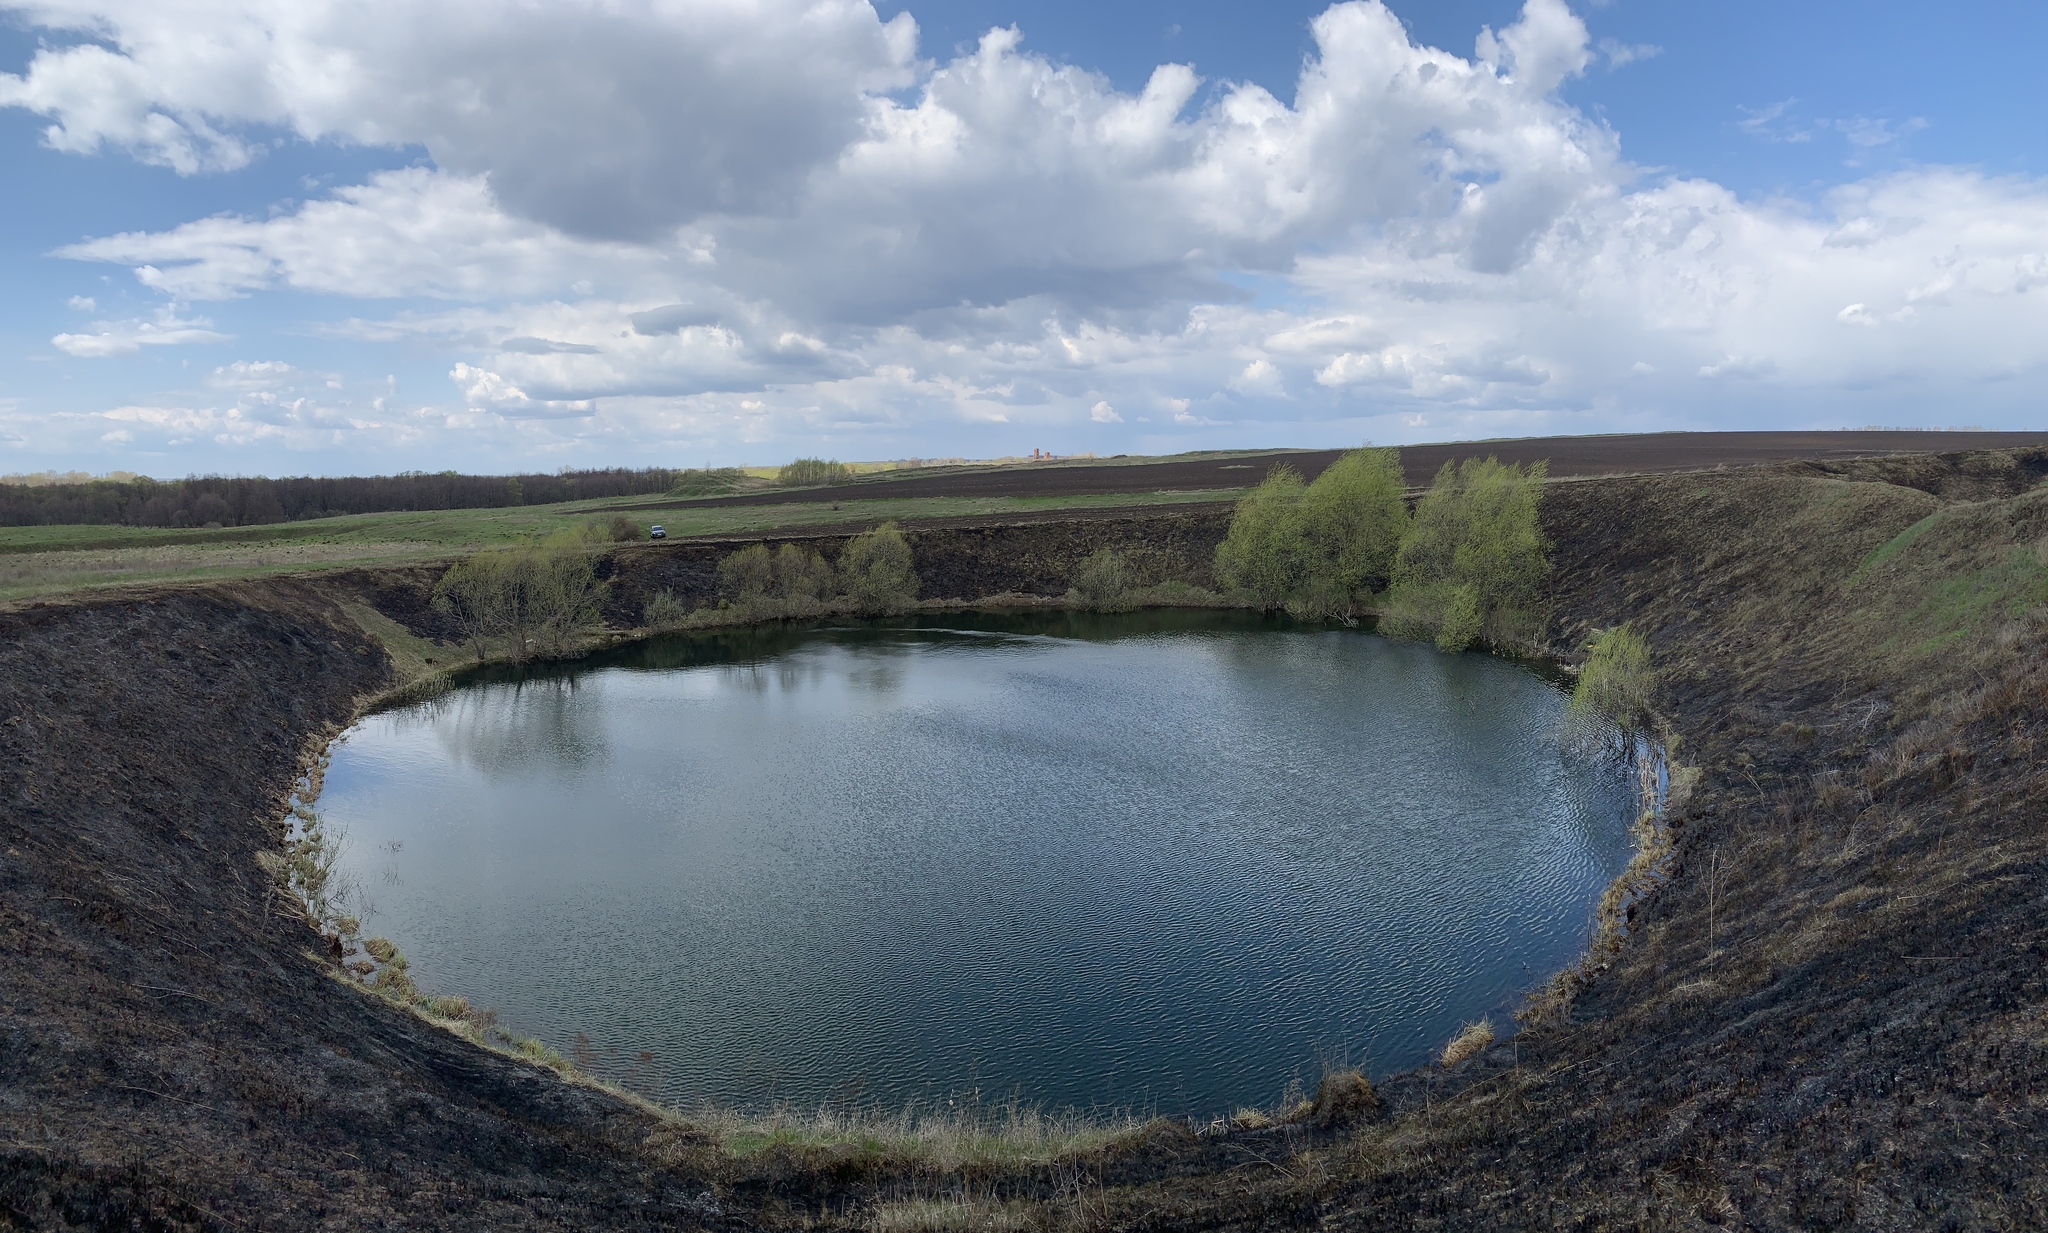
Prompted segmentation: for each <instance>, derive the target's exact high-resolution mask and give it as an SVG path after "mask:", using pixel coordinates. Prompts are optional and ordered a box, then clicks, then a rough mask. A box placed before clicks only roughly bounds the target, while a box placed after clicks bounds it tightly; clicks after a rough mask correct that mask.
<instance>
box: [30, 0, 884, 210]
mask: <svg viewBox="0 0 2048 1233" xmlns="http://www.w3.org/2000/svg"><path fill="white" fill-rule="evenodd" d="M22 7H24V8H27V9H28V10H29V12H30V15H31V16H32V19H33V20H34V21H35V22H36V23H37V24H39V25H41V26H44V27H46V28H50V29H54V30H60V31H73V32H76V33H78V34H82V35H85V36H88V37H90V38H93V39H98V40H103V42H101V41H94V42H83V43H79V44H76V45H73V46H69V47H61V46H60V47H50V46H45V47H44V48H42V49H41V50H39V51H38V52H37V53H36V55H35V57H34V58H33V59H32V60H31V61H30V62H29V64H28V66H27V70H26V72H24V73H22V74H19V75H15V74H0V105H5V104H11V105H14V106H18V107H24V108H27V109H29V110H31V111H34V112H36V113H38V114H40V115H42V116H45V117H47V118H48V119H49V120H50V121H51V123H50V124H49V126H48V127H47V128H46V129H45V130H44V139H45V140H46V141H47V142H48V144H49V145H51V146H52V147H54V148H56V149H59V150H67V151H73V152H80V153H87V152H91V151H94V150H97V149H99V148H101V147H102V146H106V145H112V146H116V147H120V148H122V149H125V150H127V151H129V152H131V153H133V154H134V155H135V156H136V157H138V158H141V159H143V160H145V161H148V162H153V163H159V164H162V165H165V166H169V167H172V168H175V169H176V170H178V171H179V172H181V173H184V174H192V173H195V172H200V171H208V170H223V169H232V168H236V167H240V166H243V165H245V164H246V163H248V162H249V161H250V160H251V159H252V158H253V157H256V154H257V150H258V149H259V148H260V146H261V144H262V143H261V141H260V140H256V141H251V140H250V139H249V138H248V136H247V135H246V134H245V132H244V131H243V130H248V129H252V128H281V129H285V130H288V131H290V132H293V133H295V134H297V135H298V136H299V137H301V138H304V139H306V140H309V141H311V140H319V139H322V138H332V139H339V140H343V141H348V142H356V143H361V144H365V145H389V146H409V145H418V146H424V147H426V148H427V149H428V150H429V151H431V152H432V154H433V157H434V159H435V161H436V162H437V163H438V164H439V165H440V166H441V167H442V168H445V169H446V170H448V171H450V172H452V173H454V174H456V175H458V176H480V175H484V174H486V173H488V174H489V175H490V177H491V180H492V184H493V187H494V188H495V189H496V190H497V192H498V194H499V196H500V197H501V199H502V200H504V201H505V202H506V203H507V204H508V205H509V206H510V207H511V208H512V209H513V210H514V211H515V212H517V213H519V214H521V215H523V216H525V217H528V218H532V219H537V220H540V221H543V222H545V223H548V224H549V225H551V226H554V227H558V228H560V229H561V230H563V231H565V232H568V233H570V234H574V235H580V236H596V237H603V238H619V237H641V238H645V237H649V236H653V235H657V234H660V233H662V232H664V231H666V230H667V229H668V228H670V227H672V226H674V225H675V224H676V223H678V222H681V221H683V220H684V219H686V218H689V217H691V216H693V215H696V214H700V213H703V212H706V211H711V210H757V209H773V208H777V207H779V206H780V205H782V204H783V203H785V202H786V201H787V199H788V197H789V196H790V194H792V193H793V192H795V191H796V190H797V188H798V187H799V186H800V185H801V184H802V182H803V180H804V177H805V176H806V175H807V174H808V173H809V172H810V171H811V170H812V169H813V168H814V167H816V166H818V165H820V164H821V163H825V162H828V161H829V160H830V159H832V158H833V157H835V156H836V155H837V154H838V153H839V151H840V149H841V148H842V147H843V146H844V145H845V144H846V142H848V141H849V140H852V139H853V138H854V137H855V136H857V134H858V133H859V131H860V127H861V123H862V118H863V108H864V105H865V103H866V101H867V100H868V99H869V98H871V97H872V96H873V95H874V93H875V92H878V91H886V90H891V89H896V88H900V87H903V86H906V85H909V84H910V83H911V81H912V56H913V54H914V51H915V47H916V25H915V23H914V21H913V20H912V19H911V18H909V17H908V16H907V15H905V16H899V17H897V18H896V19H895V20H893V21H890V22H887V23H884V22H882V21H880V20H879V19H878V18H877V16H876V14H875V11H874V9H873V8H872V7H870V6H869V5H868V4H867V3H866V2H865V0H700V2H698V3H664V2H662V0H621V2H617V3H599V2H595V0H570V2H568V3H556V4H544V5H540V4H525V3H520V2H519V0H466V2H455V3H447V4H427V5H422V4H413V3H408V2H406V0H346V2H344V0H226V2H225V3H219V4H208V5H206V6H205V9H204V11H203V12H195V11H194V9H193V8H192V7H191V6H188V5H182V4H172V3H162V2H161V0H38V2H37V3H34V4H32V5H25V6H22Z"/></svg>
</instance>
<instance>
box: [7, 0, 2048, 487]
mask: <svg viewBox="0 0 2048 1233" xmlns="http://www.w3.org/2000/svg"><path fill="white" fill-rule="evenodd" d="M2044 38H2048V6H2039V5H2020V4H2011V3H2006V4H1994V3H1986V2H1983V0H1952V2H1951V3H1949V4H1946V5H1941V6H1926V5H1911V6H1909V5H1906V4H1903V3H1892V2H1889V0H1864V2H1860V3H1836V2H1832V0H1812V2H1809V3H1803V4H1799V5H1785V4H1782V3H1763V2H1761V0H1724V2H1722V3H1717V4H1713V5H1702V4H1673V3H1668V2H1660V3H1649V2H1647V0H1606V2H1604V3H1588V2H1586V0H1580V3H1578V4H1577V5H1576V6H1571V5H1568V4H1567V3H1565V0H1528V2H1527V3H1526V4H1514V3H1501V2H1497V0H1443V2H1438V3H1425V2H1421V0H1393V2H1392V3H1389V4H1381V3H1378V2H1376V0H1353V2H1349V3H1343V4H1337V5H1321V4H1311V3H1297V2H1295V0H1269V2H1267V3H1261V4H1241V3H1217V2H1211V3H1164V2H1161V0H1125V2H1123V3H1118V4H1103V3H1100V0H1097V2H1096V3H1092V4H1082V3H1076V2H1071V0H937V2H933V3H917V2H915V0H913V2H910V3H899V2H897V0H881V2H880V3H878V4H870V3H867V2H865V0H580V2H573V3H563V2H558V0H446V2H444V3H440V4H435V5H421V4H417V3H409V2H401V0H355V2H352V3H338V2H335V0H147V2H144V0H41V2H38V3H8V2H7V0H0V184H5V185H6V191H5V192H0V284H4V286H5V288H6V290H7V294H6V295H4V296H0V473H4V472H30V471H38V470H44V469H56V470H70V469H81V470H86V471H91V472H104V471H108V470H115V469H119V470H130V471H139V472H143V473H145V474H151V475H158V476H176V475H184V474H200V473H225V474H344V473H366V472H376V473H388V472H393V471H401V470H441V469H447V468H459V469H462V470H468V471H507V470H553V469H556V468H558V467H587V466H613V465H626V466H652V465H660V466H703V465H730V464H737V463H774V462H780V461H784V460H787V459H788V458H791V457H796V456H809V455H819V456H826V457H836V458H842V459H885V458H907V457H950V456H966V457H994V456H1002V455H1015V454H1028V453H1029V452H1030V451H1031V450H1033V449H1044V450H1047V451H1050V452H1054V453H1058V454H1079V453H1089V452H1092V453H1096V454H1103V455H1109V454H1117V453H1144V454H1159V453H1171V452H1176V451H1180V450H1190V449H1215V448H1233V447H1263V446H1335V445H1346V444H1355V443H1361V442H1367V441H1370V442H1375V443H1380V444H1400V443H1402V442H1411V441H1443V440H1464V439H1478V438H1486V437H1509V436H1532V435H1549V434H1558V433H1582V432H1626V431H1661V430H1682V429H1691V430H1697V429H1716V428H1728V429H1733V428H1836V427H1845V426H1851V427H1857V426H1864V425H1887V426H1919V427H1942V426H1963V425H1969V426H1982V427H1987V428H2042V427H2048V180H2044V176H2048V125H2043V124H2041V123H2040V117H2041V116H2043V115H2048V84H2044V82H2048V76H2044V75H2043V74H2041V73H2039V72H2038V71H2037V68H2036V65H2035V64H2034V63H2033V61H2034V59H2035V57H2036V54H2037V53H2036V52H2035V50H2034V49H2036V48H2038V47H2039V46H2041V45H2042V44H2043V41H2044Z"/></svg>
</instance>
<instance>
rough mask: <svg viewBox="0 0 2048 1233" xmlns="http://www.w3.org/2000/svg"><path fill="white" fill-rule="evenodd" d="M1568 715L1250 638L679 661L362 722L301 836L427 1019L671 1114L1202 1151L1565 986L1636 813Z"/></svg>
mask: <svg viewBox="0 0 2048 1233" xmlns="http://www.w3.org/2000/svg"><path fill="white" fill-rule="evenodd" d="M1563 707H1564V696H1563V695H1562V694H1561V693H1560V692H1559V690H1558V689H1557V687H1556V686H1554V685H1552V684H1550V683H1548V682H1546V681H1544V680H1542V679H1540V678H1538V677H1537V676H1535V675H1533V674H1531V673H1530V672H1528V671H1525V670H1523V669H1521V668H1518V667H1516V666H1514V665H1512V664H1509V663H1506V662H1503V661H1501V660H1498V659H1492V658H1488V657H1485V656H1481V655H1443V654H1440V653H1438V652H1437V651H1435V650H1434V649H1432V648H1429V647H1427V646H1419V645H1413V644H1403V643H1396V642H1390V641H1387V640H1385V639H1382V638H1379V637H1376V636H1373V635H1370V634H1366V633H1361V632H1357V631H1348V630H1329V629H1324V628H1320V627H1318V628H1313V629H1309V628H1300V627H1294V626H1291V625H1289V624H1288V623H1286V622H1284V621H1279V620H1274V619H1266V618H1258V617H1253V616H1250V615H1248V614H1241V613H1172V612H1168V613H1139V614H1132V615H1130V616H1124V617H1104V616H1073V615H1068V614H1061V613H1055V614H1041V615H1038V616H1034V617H994V616H975V615H963V616H958V617H949V618H946V619H945V620H944V621H933V620H929V619H927V620H923V621H921V622H898V623H893V624H883V625H864V626H851V627H832V628H820V629H816V630H796V629H791V628H781V629H775V630H769V631H746V632H734V633H727V634H723V635H708V636H705V635H700V636H675V637H671V638H666V639H661V640H657V641H655V642H652V643H647V644H643V645H639V646H636V647H633V648H630V649H628V650H626V651H624V652H622V653H615V654H612V655H610V656H609V657H606V658H602V659H593V660H586V661H583V662H582V663H580V664H577V665H575V666H574V667H573V668H572V669H559V668H558V669H550V670H536V671H530V672H524V673H513V672H504V673H499V674H497V675H495V676H489V675H486V676H484V677H480V678H479V679H477V680H475V681H473V682H472V683H470V684H467V685H465V686H464V687H462V688H460V689H457V690H455V691H454V692H452V693H450V694H448V695H446V696H444V697H442V698H440V699H437V700H435V701H433V702H431V703H427V704H422V705H416V706H412V707H409V708H405V709H402V710H396V711H390V712H385V713H382V714H378V715H375V716H372V717H370V718H368V719H366V720H365V721H364V722H363V723H361V724H360V725H359V726H358V727H356V728H355V729H354V730H353V731H352V732H351V733H350V734H349V735H348V736H347V738H346V739H345V741H344V742H343V743H342V744H340V745H339V746H337V748H336V749H335V751H334V759H333V765H332V767H331V768H330V770H329V771H328V774H327V777H326V789H325V793H324V795H323V796H322V798H321V800H320V801H319V807H320V810H321V813H322V815H323V816H324V817H325V818H326V819H327V820H328V822H329V824H330V825H331V826H338V827H339V829H340V830H341V831H342V832H343V833H344V834H345V835H346V837H347V852H346V855H345V858H344V863H345V867H346V869H347V871H348V872H350V873H352V874H353V875H354V876H355V877H356V879H357V880H358V881H359V883H360V885H361V888H362V893H363V895H364V897H365V898H366V900H367V901H368V906H369V908H370V912H369V914H368V916H367V918H366V921H365V933H366V934H381V935H383V936H387V937H390V938H392V939H393V940H394V941H396V942H397V943H398V944H399V946H400V947H401V948H402V949H403V950H404V951H405V952H406V954H407V955H408V957H409V958H410V960H411V962H412V972H413V975H414V976H415V978H416V979H417V980H418V981H419V983H420V985H421V987H422V988H423V989H425V990H427V991H429V992H435V993H443V992H445V993H460V994H462V995H464V996H466V997H468V998H469V999H470V1000H471V1001H472V1002H473V1003H475V1004H478V1005H482V1006H494V1007H496V1008H497V1009H498V1011H499V1014H500V1016H501V1022H502V1023H504V1024H505V1025H506V1026H508V1027H509V1028H511V1029H512V1030H514V1031H517V1032H519V1033H522V1034H533V1035H537V1036H539V1037H541V1038H542V1039H543V1040H545V1041H547V1042H548V1043H550V1044H552V1045H554V1046H555V1047H556V1048H558V1049H560V1050H562V1051H563V1052H564V1053H565V1054H566V1053H569V1052H570V1051H571V1049H572V1048H574V1047H577V1046H579V1045H580V1044H581V1042H583V1041H587V1042H588V1044H587V1047H584V1048H582V1050H581V1052H582V1053H583V1056H584V1057H585V1059H586V1061H587V1062H588V1064H589V1068H590V1069H592V1070H594V1071H596V1072H598V1073H600V1074H603V1075H606V1076H607V1077H611V1078H615V1079H619V1080H622V1081H625V1082H628V1083H630V1084H631V1085H633V1086H635V1087H636V1088H638V1089H639V1090H642V1091H644V1092H646V1093H648V1094H650V1095H652V1096H655V1097H657V1098H659V1099H662V1100H665V1101H670V1102H675V1103H681V1104H685V1105H688V1104H694V1103H698V1102H701V1101H707V1100H709V1101H717V1102H719V1103H723V1104H738V1105H750V1104H757V1103H763V1102H768V1101H777V1100H788V1101H793V1102H796V1103H799V1104H815V1103H819V1102H827V1101H839V1102H851V1103H872V1104H880V1105H882V1106H885V1107H886V1106H900V1105H901V1104H903V1103H904V1102H906V1101H909V1100H929V1099H940V1100H943V1099H945V1098H947V1097H953V1096H961V1095H965V1094H968V1093H974V1092H978V1093H979V1094H980V1096H981V1098H982V1099H984V1100H990V1099H996V1100H1000V1099H1006V1098H1009V1097H1013V1096H1014V1097H1021V1098H1022V1099H1023V1100H1025V1101H1027V1102H1031V1103H1036V1104H1042V1105H1047V1106H1075V1107H1080V1108H1107V1107H1120V1108H1134V1109H1137V1110H1140V1111H1150V1112H1159V1113H1166V1114H1177V1113H1195V1114H1207V1113H1214V1112H1221V1111H1227V1110H1228V1109H1229V1108H1231V1107H1235V1106H1237V1105H1242V1104H1246V1103H1260V1104H1264V1103H1269V1102H1271V1101H1272V1100H1273V1099H1275V1098H1276V1097H1277V1096H1278V1095H1279V1094H1280V1092H1281V1091H1282V1089H1283V1087H1284V1086H1285V1085H1286V1084H1287V1083H1288V1082H1289V1080H1290V1079H1299V1080H1301V1081H1303V1082H1306V1083H1311V1084H1312V1083H1313V1080H1314V1077H1315V1075H1316V1073H1317V1072H1318V1070H1319V1068H1320V1067H1321V1066H1322V1065H1324V1064H1326V1063H1333V1062H1350V1063H1352V1064H1363V1065H1364V1066H1365V1067H1366V1068H1367V1069H1368V1070H1369V1071H1371V1072H1384V1071H1387V1070H1391V1069H1398V1068H1403V1067H1408V1066H1413V1065H1416V1064H1418V1063H1421V1062H1423V1061H1424V1060H1426V1059H1427V1058H1428V1057H1429V1056H1430V1055H1431V1053H1432V1052H1433V1051H1434V1050H1435V1049H1437V1048H1439V1047H1441V1045H1442V1044H1443V1042H1444V1041H1445V1040H1446V1039H1448V1038H1449V1037H1450V1036H1451V1035H1452V1034H1453V1033H1454V1032H1455V1031H1456V1029H1457V1027H1458V1025H1459V1024H1460V1023H1461V1022H1462V1021H1467V1020H1473V1019H1477V1018H1479V1017H1480V1016H1482V1015H1489V1014H1490V1015H1492V1016H1493V1018H1494V1021H1495V1022H1496V1024H1501V1025H1503V1026H1505V1014H1506V1012H1507V1011H1508V1010H1510V1009H1511V1008H1512V1007H1513V1005H1514V1004H1515V1002H1516V999H1517V997H1518V995H1519V993H1520V992H1521V991H1523V990H1525V989H1527V988H1528V987H1530V986H1531V985H1533V984H1535V983H1536V982H1538V981H1539V980H1541V979H1542V978H1544V977H1545V976H1547V975H1548V974H1549V973H1550V972H1552V971H1554V970H1556V969H1557V968H1559V967H1561V966H1563V965H1564V964H1566V963H1567V962H1569V961H1570V960H1571V959H1572V958H1573V957H1574V955H1575V954H1576V953H1577V951H1578V950H1579V949H1580V948H1581V946H1582V945H1583V943H1584V941H1585V939H1586V935H1587V929H1588V926H1589V923H1590V920H1591V912H1592V908H1593V905H1594V903H1595V902H1596V901H1597V900H1598V898H1599V895H1600V893H1601V890H1602V889H1603V888H1604V887H1605V885H1606V884H1607V882H1608V881H1609V880H1611V879H1612V878H1613V877H1614V876H1615V875H1616V874H1617V873H1618V872H1619V871H1620V869H1621V867H1622V866H1623V865H1624V864H1626V863H1627V860H1628V856H1629V846H1628V838H1627V834H1626V823H1627V820H1628V816H1629V811H1630V808H1631V801H1632V797H1631V787H1630V781H1629V778H1628V776H1627V775H1626V774H1625V773H1624V772H1623V770H1622V769H1621V768H1620V767H1619V766H1616V765H1614V764H1611V763H1602V762H1598V761H1594V760H1591V759H1589V758H1587V757H1586V756H1584V755H1582V754H1578V753H1575V752H1573V751H1572V750H1571V749H1569V748H1567V747H1566V745H1565V744H1564V743H1563V742H1562V741H1560V739H1559V737H1558V725H1559V722H1560V718H1561V716H1562V713H1563ZM579 1034H580V1040H579Z"/></svg>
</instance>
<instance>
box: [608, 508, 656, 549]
mask: <svg viewBox="0 0 2048 1233" xmlns="http://www.w3.org/2000/svg"><path fill="white" fill-rule="evenodd" d="M605 530H606V531H607V532H609V533H610V535H611V539H612V542H613V543H615V544H624V543H630V542H632V541H633V540H638V539H646V538H647V528H645V527H643V526H641V525H640V524H639V523H637V522H634V521H633V520H632V519H631V518H628V517H626V516H625V515H624V514H613V515H612V516H611V520H610V521H609V522H607V523H605Z"/></svg>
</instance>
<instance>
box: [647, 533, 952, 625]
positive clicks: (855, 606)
mask: <svg viewBox="0 0 2048 1233" xmlns="http://www.w3.org/2000/svg"><path fill="white" fill-rule="evenodd" d="M917 588H918V581H917V572H916V571H915V570H914V569H913V568H912V563H911V554H910V543H909V541H907V540H906V539H904V538H903V532H902V531H900V530H898V529H897V527H896V524H895V523H893V522H885V523H883V524H882V525H881V526H878V527H876V528H874V529H873V530H871V531H863V532H861V533H860V534H859V535H856V536H854V537H852V538H851V539H849V540H847V541H846V543H845V544H844V545H843V546H842V547H841V548H840V549H839V553H838V557H837V560H836V561H834V560H827V559H826V557H825V554H823V553H821V552H819V551H818V550H817V549H815V548H805V547H803V546H801V545H798V544H784V545H782V547H780V548H778V549H775V550H773V551H770V550H769V548H768V545H766V544H749V545H748V546H746V547H745V548H742V549H740V550H739V551H738V552H735V553H732V554H730V555H728V556H727V557H726V558H725V559H724V560H722V561H720V562H719V563H718V591H719V602H718V607H717V608H716V609H714V610H709V611H706V612H704V613H702V614H701V615H700V614H696V613H692V612H690V611H689V610H688V609H687V608H685V607H684V606H683V603H682V601H681V600H679V599H677V598H676V597H675V596H674V595H673V594H672V593H670V592H668V591H663V592H661V593H660V594H658V595H656V596H654V597H653V598H651V599H649V600H648V601H647V607H646V611H645V613H644V615H643V617H642V620H643V622H644V623H645V624H646V626H647V627H648V628H649V629H673V628H677V627H680V626H684V625H689V624H693V623H706V622H710V621H717V622H720V623H724V622H729V621H734V620H738V621H767V620H776V619H780V618H803V617H812V616H818V615H820V614H822V613H824V612H826V611H828V610H833V609H839V610H851V611H853V612H857V613H860V614H861V615H863V616H883V615H887V614H890V613H898V612H905V611H908V610H909V609H910V608H912V607H913V606H915V605H916V603H917Z"/></svg>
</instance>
